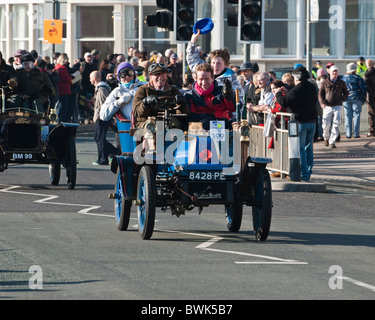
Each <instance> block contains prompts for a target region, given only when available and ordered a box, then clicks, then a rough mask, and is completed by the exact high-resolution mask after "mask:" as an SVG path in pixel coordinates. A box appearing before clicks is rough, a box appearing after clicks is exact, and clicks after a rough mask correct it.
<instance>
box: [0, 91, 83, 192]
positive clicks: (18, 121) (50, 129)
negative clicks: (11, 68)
mask: <svg viewBox="0 0 375 320" xmlns="http://www.w3.org/2000/svg"><path fill="white" fill-rule="evenodd" d="M6 102H7V101H6V97H5V94H4V89H3V88H2V105H1V112H0V172H3V171H4V170H6V169H8V166H9V165H10V164H28V163H30V164H31V163H32V164H48V165H49V174H50V181H51V183H52V184H53V185H57V184H59V181H60V174H61V166H63V167H64V168H65V169H66V176H67V184H68V188H69V189H74V188H75V185H76V176H77V156H76V143H75V136H76V131H77V127H78V126H79V124H75V123H62V122H57V115H56V112H55V110H54V109H48V111H47V112H46V113H44V112H40V111H39V110H38V108H37V107H35V108H34V107H33V104H31V106H30V107H28V108H24V107H22V104H20V105H18V106H17V105H14V104H12V105H11V106H9V104H7V103H6Z"/></svg>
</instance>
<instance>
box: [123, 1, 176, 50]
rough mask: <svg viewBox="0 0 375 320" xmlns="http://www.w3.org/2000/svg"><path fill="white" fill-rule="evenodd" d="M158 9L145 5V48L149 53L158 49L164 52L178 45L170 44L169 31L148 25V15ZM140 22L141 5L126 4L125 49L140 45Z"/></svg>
mask: <svg viewBox="0 0 375 320" xmlns="http://www.w3.org/2000/svg"><path fill="white" fill-rule="evenodd" d="M156 10H157V7H156V6H143V50H145V51H147V52H148V53H150V52H151V51H153V50H157V51H158V52H160V53H163V54H164V52H165V50H166V49H168V48H174V49H176V46H175V45H171V44H170V41H169V32H167V31H164V30H160V29H158V28H156V27H149V26H148V25H147V23H146V16H148V15H151V14H155V12H156ZM138 24H139V7H138V6H125V49H127V48H129V47H130V46H133V47H135V48H138V47H139V34H138ZM125 54H126V52H125Z"/></svg>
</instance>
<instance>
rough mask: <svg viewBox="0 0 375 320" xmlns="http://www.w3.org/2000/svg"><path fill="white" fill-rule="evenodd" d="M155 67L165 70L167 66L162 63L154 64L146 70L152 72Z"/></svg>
mask: <svg viewBox="0 0 375 320" xmlns="http://www.w3.org/2000/svg"><path fill="white" fill-rule="evenodd" d="M157 67H159V68H162V69H165V70H167V66H166V65H165V64H163V63H154V64H152V65H151V66H150V68H149V69H148V71H149V72H152V71H154V70H155V69H156V68H157Z"/></svg>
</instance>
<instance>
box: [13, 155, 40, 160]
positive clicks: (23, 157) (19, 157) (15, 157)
mask: <svg viewBox="0 0 375 320" xmlns="http://www.w3.org/2000/svg"><path fill="white" fill-rule="evenodd" d="M34 158H35V155H34V154H32V153H12V160H33V159H34Z"/></svg>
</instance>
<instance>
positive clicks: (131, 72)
mask: <svg viewBox="0 0 375 320" xmlns="http://www.w3.org/2000/svg"><path fill="white" fill-rule="evenodd" d="M134 74H135V73H134V70H132V69H124V70H121V71H120V74H119V77H120V78H122V79H123V78H125V77H134Z"/></svg>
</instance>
